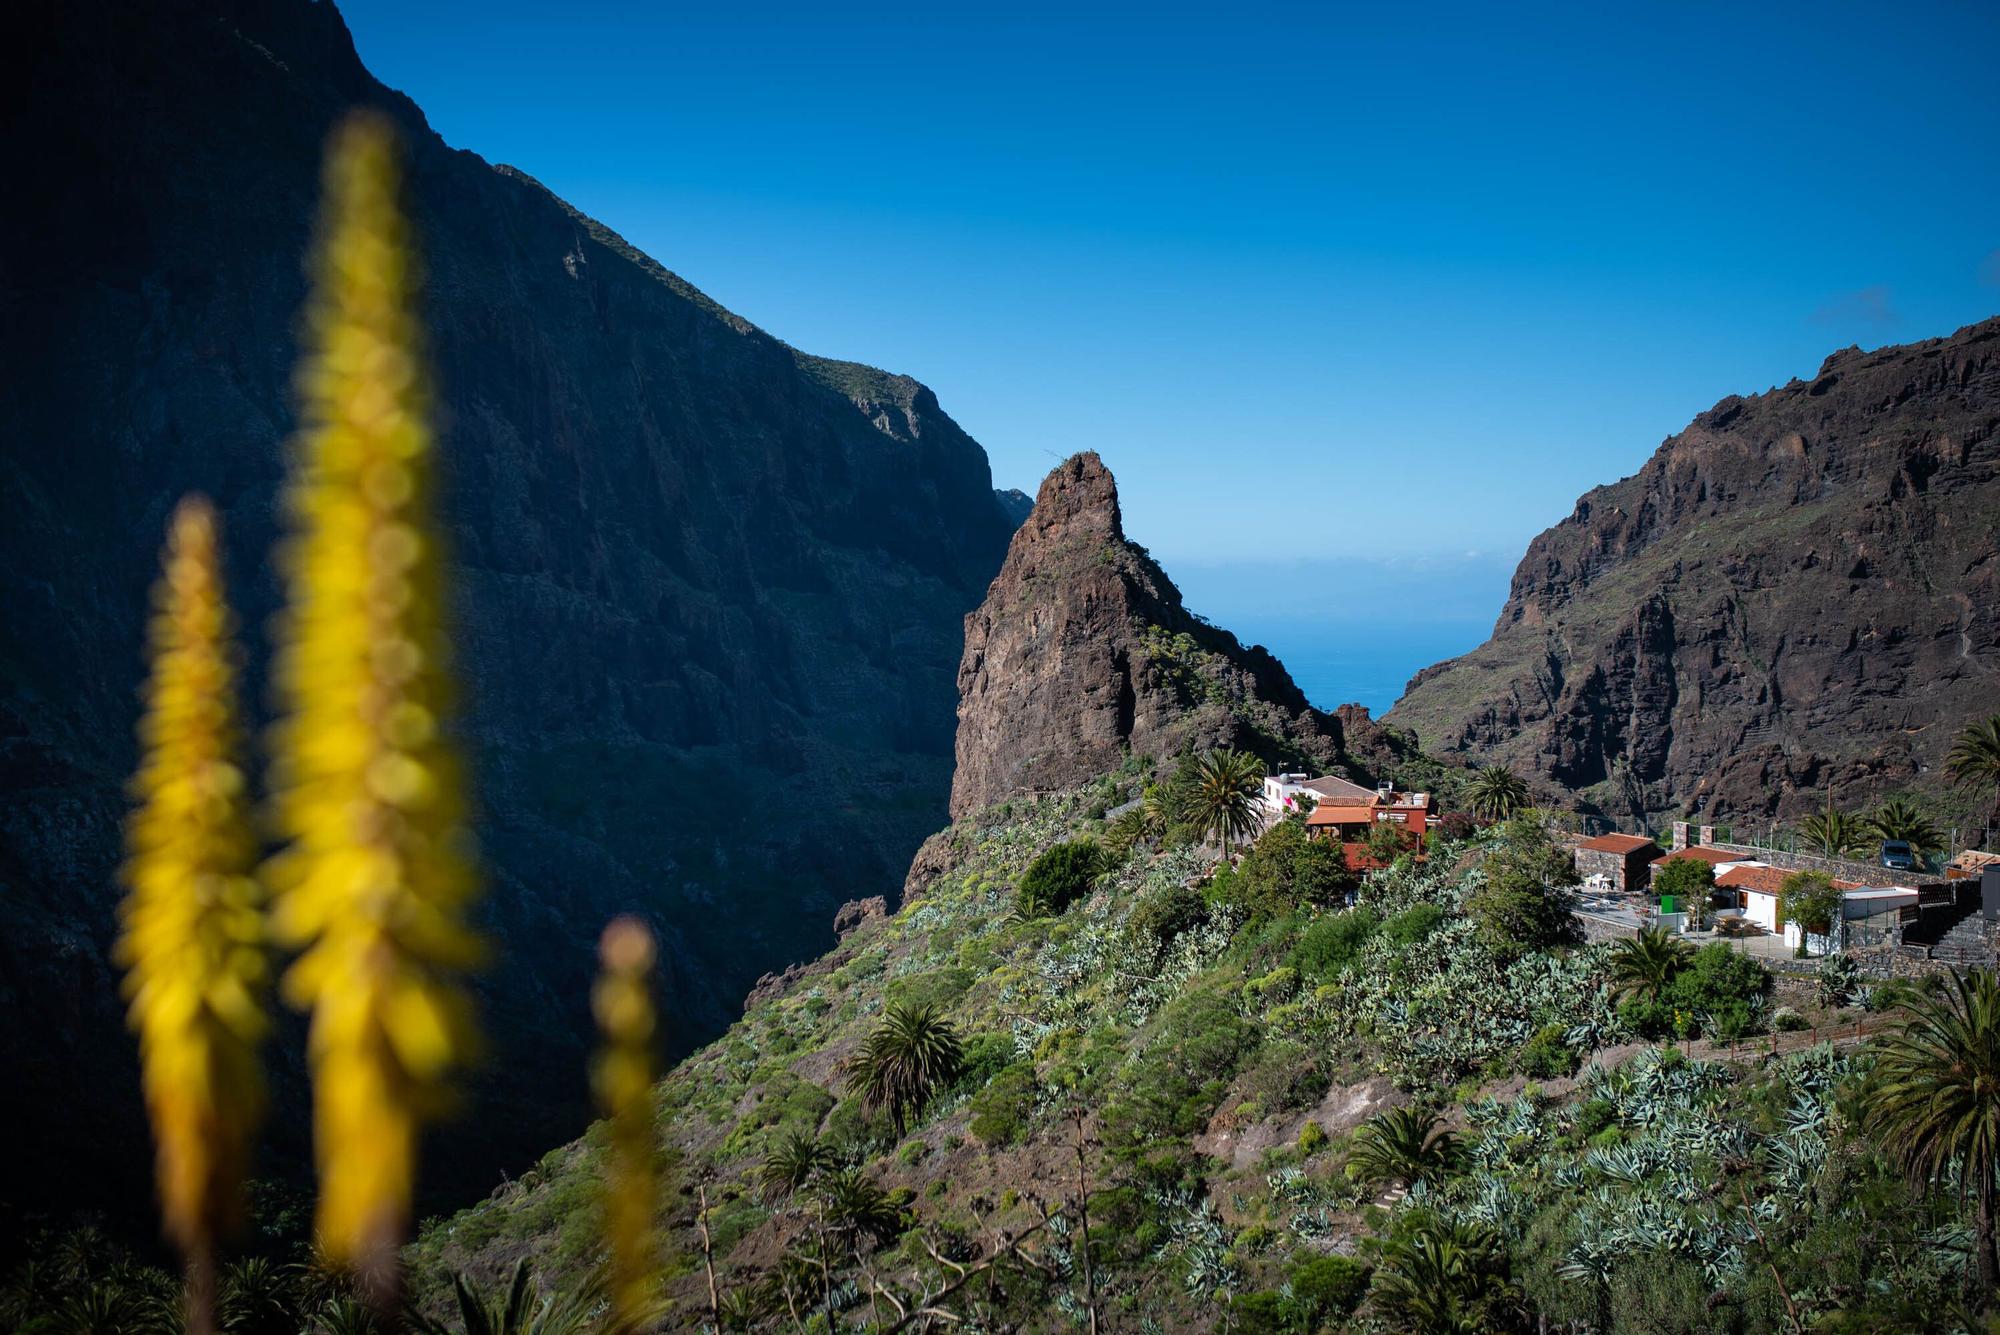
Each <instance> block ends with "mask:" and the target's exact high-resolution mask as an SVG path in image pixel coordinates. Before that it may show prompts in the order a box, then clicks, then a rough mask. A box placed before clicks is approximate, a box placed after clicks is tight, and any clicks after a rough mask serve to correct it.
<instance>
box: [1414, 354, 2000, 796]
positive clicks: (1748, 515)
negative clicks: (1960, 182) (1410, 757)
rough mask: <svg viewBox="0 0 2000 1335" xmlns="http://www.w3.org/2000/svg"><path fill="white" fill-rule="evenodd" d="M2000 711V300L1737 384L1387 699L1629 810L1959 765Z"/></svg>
mask: <svg viewBox="0 0 2000 1335" xmlns="http://www.w3.org/2000/svg"><path fill="white" fill-rule="evenodd" d="M1996 711H2000V320H1987V321H1985V322H1983V323H1981V324H1976V325H1970V326H1968V327H1966V328H1964V329H1961V330H1959V331H1958V332H1957V333H1956V334H1953V335H1952V336H1951V337H1949V338H1937V339H1931V340H1929V341H1927V342H1923V343H1913V344H1909V345H1907V346H1903V347H1890V348H1882V349H1880V350H1878V351H1875V352H1868V353H1864V352H1862V351H1860V350H1859V349H1856V348H1849V349H1846V350H1845V351H1842V352H1837V353H1835V354H1833V355H1832V356H1831V357H1828V358H1827V359H1826V363H1825V365H1823V366H1822V367H1821V368H1820V370H1819V374H1818V375H1816V376H1814V377H1813V378H1812V379H1811V380H1809V381H1808V380H1794V381H1792V382H1791V383H1790V384H1787V385H1782V386H1780V387H1778V388H1776V389H1773V390H1771V391H1769V392H1768V393H1765V394H1759V395H1756V396H1755V397H1752V398H1736V397H1731V398H1727V399H1724V400H1723V401H1722V402H1720V403H1718V404H1717V405H1716V406H1715V407H1714V408H1711V409H1710V410H1709V411H1707V412H1705V413H1703V414H1702V415H1701V416H1699V417H1697V418H1696V419H1695V420H1694V422H1693V423H1692V424H1691V425H1690V426H1689V427H1688V428H1687V429H1686V430H1685V431H1683V432H1681V433H1680V434H1679V435H1677V436H1675V437H1673V438H1672V439H1670V440H1668V441H1667V442H1666V443H1665V444H1663V445H1661V446H1660V448H1659V450H1658V451H1657V452H1656V453H1655V454H1654V455H1653V457H1652V458H1651V459H1650V460H1648V461H1647V463H1646V465H1645V467H1643V468H1641V469H1640V470H1639V472H1638V473H1636V474H1634V475H1633V476H1632V477H1629V478H1626V479H1625V480H1624V481H1622V482H1618V483H1614V484H1612V485H1611V486H1608V487H1599V488H1598V489H1597V490H1595V491H1592V492H1591V493H1589V494H1588V495H1586V496H1584V497H1583V498H1582V499H1581V500H1579V501H1578V502H1577V505H1576V511H1575V513H1573V514H1572V515H1571V516H1570V517H1569V518H1568V519H1565V520H1564V521H1563V522H1562V523H1560V524H1558V525H1556V526H1555V527H1554V528H1552V529H1550V530H1548V531H1547V532H1546V533H1543V534H1542V535H1541V536H1540V537H1538V538H1536V539H1535V540H1534V541H1533V542H1532V543H1531V544H1529V547H1528V552H1527V555H1526V556H1525V557H1523V558H1522V560H1521V565H1520V568H1519V569H1518V570H1517V571H1516V572H1515V575H1514V585H1513V590H1512V593H1511V596H1510V597H1509V598H1508V600H1507V605H1506V607H1505V608H1504V609H1503V610H1502V611H1501V613H1500V618H1499V622H1498V624H1497V625H1496V626H1495V627H1494V632H1493V638H1492V639H1490V640H1489V641H1487V643H1486V644H1484V645H1482V646H1481V647H1480V648H1478V649H1475V650H1474V651H1473V652H1471V653H1469V654H1466V655H1465V656H1463V657H1461V658H1457V659H1453V660H1451V661H1450V662H1447V663H1441V664H1439V665H1437V666H1436V667H1432V668H1427V669H1425V670H1424V671H1423V672H1421V673H1419V674H1418V675H1417V677H1416V678H1415V679H1414V680H1413V681H1412V682H1411V683H1410V687H1409V691H1408V693H1407V694H1406V695H1405V696H1404V697H1403V699H1402V700H1401V701H1400V702H1398V704H1397V705H1396V707H1395V709H1394V710H1393V711H1391V713H1390V714H1389V716H1388V721H1389V722H1391V723H1395V724H1401V725H1403V726H1405V727H1408V728H1412V729H1414V730H1415V731H1416V732H1417V734H1418V736H1419V738H1420V740H1421V741H1422V743H1423V745H1424V747H1425V749H1426V750H1428V751H1431V752H1434V753H1438V754H1442V755H1447V756H1449V755H1456V756H1459V757H1461V758H1464V759H1468V760H1477V761H1499V762H1502V763H1505V764H1507V765H1510V766H1512V767H1514V768H1515V769H1517V770H1519V771H1520V772H1522V773H1523V774H1541V775H1545V776H1547V777H1548V778H1550V779H1553V780H1555V781H1556V782H1557V783H1560V784H1563V785H1565V786H1567V787H1569V788H1570V789H1572V790H1575V791H1576V792H1577V793H1578V794H1579V797H1580V799H1581V800H1582V802H1583V803H1584V805H1586V806H1588V807H1592V808H1595V809H1596V810H1598V811H1600V812H1602V813H1604V814H1606V815H1609V816H1611V817H1612V818H1614V819H1616V820H1619V821H1621V822H1626V823H1636V822H1644V821H1656V820H1657V818H1659V817H1660V816H1663V815H1664V814H1666V813H1669V812H1688V813H1701V814H1711V815H1715V816H1721V817H1747V818H1758V817H1791V816H1796V815H1798V814H1799V813H1801V812H1802V811H1804V810H1807V809H1811V808H1816V807H1818V806H1819V805H1820V804H1821V803H1822V802H1824V801H1826V800H1827V799H1829V798H1831V799H1832V800H1834V801H1836V802H1840V803H1848V804H1859V803H1865V802H1868V801H1871V800H1873V799H1874V798H1876V797H1878V796H1880V795H1881V794H1882V793H1884V792H1886V791H1889V790H1892V789H1894V788H1897V787H1900V786H1904V785H1908V784H1912V783H1918V784H1933V785H1938V786H1940V787H1941V786H1942V785H1941V783H1940V781H1939V779H1938V776H1937V773H1936V770H1937V766H1938V765H1939V763H1940V761H1941V760H1942V758H1943V756H1944V753H1945V752H1946V751H1947V750H1948V749H1949V748H1950V745H1951V739H1952V736H1953V734H1954V733H1955V732H1956V731H1957V730H1958V729H1959V728H1960V727H1962V726H1963V725H1964V724H1965V723H1966V722H1968V721H1969V720H1971V719H1974V718H1979V717H1984V716H1986V715H1989V714H1992V713H1994V712H1996Z"/></svg>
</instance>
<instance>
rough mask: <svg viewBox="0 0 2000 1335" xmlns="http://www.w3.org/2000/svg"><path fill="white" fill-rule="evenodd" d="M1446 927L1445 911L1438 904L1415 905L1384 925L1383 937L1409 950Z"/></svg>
mask: <svg viewBox="0 0 2000 1335" xmlns="http://www.w3.org/2000/svg"><path fill="white" fill-rule="evenodd" d="M1443 925H1444V910H1443V909H1441V908H1439V907H1438V906H1437V905H1436V904H1414V905H1412V906H1411V907H1409V908H1406V909H1404V910H1403V911H1402V912H1401V913H1398V914H1397V915H1396V916H1395V917H1393V918H1391V919H1389V921H1387V922H1385V923H1383V924H1382V935H1383V936H1385V937H1387V938H1388V939H1389V940H1390V941H1392V942H1394V943H1395V945H1396V946H1397V948H1399V949H1407V948H1409V947H1410V946H1414V945H1415V944H1417V942H1419V941H1421V940H1423V939H1424V938H1425V937H1427V936H1429V935H1430V934H1431V933H1432V932H1435V931H1436V930H1437V929H1438V928H1440V927H1442V926H1443Z"/></svg>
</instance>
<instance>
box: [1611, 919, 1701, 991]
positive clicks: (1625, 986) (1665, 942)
mask: <svg viewBox="0 0 2000 1335" xmlns="http://www.w3.org/2000/svg"><path fill="white" fill-rule="evenodd" d="M1693 954H1694V950H1693V948H1692V947H1691V946H1689V945H1688V943H1687V942H1685V941H1682V940H1681V939H1680V938H1678V937H1676V936H1675V935H1674V934H1673V933H1671V932H1669V931H1667V930H1666V929H1665V928H1662V927H1642V928H1640V929H1639V935H1637V936H1635V937H1627V938H1626V939H1625V940H1623V941H1620V942H1619V943H1618V944H1617V945H1616V946H1614V947H1613V948H1612V953H1611V995H1612V996H1613V997H1617V998H1621V999H1622V998H1625V997H1638V998H1640V999H1641V1000H1644V1001H1658V1000H1659V999H1660V994H1661V993H1662V992H1664V991H1666V988H1667V984H1668V983H1670V982H1672V981H1673V977H1674V975H1675V974H1676V973H1678V972H1680V969H1681V966H1682V965H1684V964H1686V963H1687V962H1688V960H1689V959H1690V958H1691V957H1692V956H1693Z"/></svg>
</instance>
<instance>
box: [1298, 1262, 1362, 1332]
mask: <svg viewBox="0 0 2000 1335" xmlns="http://www.w3.org/2000/svg"><path fill="white" fill-rule="evenodd" d="M1368 1277H1369V1270H1368V1267H1367V1266H1365V1265H1363V1264H1362V1263H1361V1262H1359V1261H1356V1260H1354V1259H1352V1258H1350V1257H1346V1256H1315V1257H1313V1258H1312V1259H1311V1260H1307V1261H1301V1262H1300V1263H1299V1264H1297V1265H1295V1266H1293V1267H1292V1271H1291V1275H1290V1276H1289V1278H1290V1281H1291V1286H1292V1306H1293V1310H1294V1313H1295V1317H1294V1319H1295V1320H1296V1321H1297V1322H1298V1329H1300V1330H1304V1331H1316V1330H1319V1329H1320V1328H1321V1327H1323V1326H1331V1325H1334V1324H1335V1323H1337V1322H1341V1321H1345V1320H1346V1319H1347V1318H1348V1317H1350V1316H1352V1315H1353V1314H1354V1309H1355V1308H1357V1307H1359V1306H1361V1299H1362V1298H1363V1297H1364V1296H1366V1295H1367V1293H1368Z"/></svg>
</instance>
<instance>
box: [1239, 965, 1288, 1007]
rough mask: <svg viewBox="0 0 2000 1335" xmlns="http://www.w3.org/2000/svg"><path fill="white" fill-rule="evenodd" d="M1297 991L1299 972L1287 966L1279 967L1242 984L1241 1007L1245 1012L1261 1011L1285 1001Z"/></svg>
mask: <svg viewBox="0 0 2000 1335" xmlns="http://www.w3.org/2000/svg"><path fill="white" fill-rule="evenodd" d="M1298 990H1299V971H1298V970H1297V969H1294V968H1292V967H1291V966H1289V965H1280V966H1279V967H1277V968H1275V969H1273V970H1271V972H1269V973H1267V974H1265V975H1264V976H1263V977H1261V978H1252V979H1251V980H1250V981H1249V982H1247V983H1245V984H1243V1005H1244V1008H1245V1009H1246V1010H1252V1011H1262V1010H1264V1009H1265V1008H1266V1007H1268V1006H1272V1005H1275V1004H1276V1003H1278V1002H1281V1001H1285V1000H1287V999H1288V998H1290V997H1291V995H1292V994H1293V993H1294V992H1296V991H1298Z"/></svg>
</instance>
